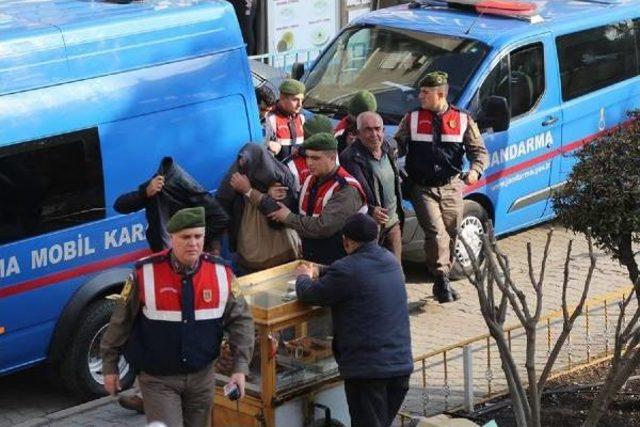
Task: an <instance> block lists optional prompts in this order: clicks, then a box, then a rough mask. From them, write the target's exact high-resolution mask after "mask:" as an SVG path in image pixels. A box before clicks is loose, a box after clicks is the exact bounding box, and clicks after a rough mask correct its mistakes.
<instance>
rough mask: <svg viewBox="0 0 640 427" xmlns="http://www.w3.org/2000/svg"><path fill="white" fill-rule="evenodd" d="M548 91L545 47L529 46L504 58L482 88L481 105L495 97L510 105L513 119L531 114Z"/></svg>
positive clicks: (538, 45) (480, 94) (539, 44)
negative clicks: (545, 74)
mask: <svg viewBox="0 0 640 427" xmlns="http://www.w3.org/2000/svg"><path fill="white" fill-rule="evenodd" d="M544 88H545V81H544V52H543V47H542V43H535V44H532V45H527V46H524V47H521V48H519V49H516V50H514V51H513V52H511V53H510V54H509V55H506V56H505V57H503V58H502V59H501V60H500V62H499V63H498V64H497V65H496V66H495V67H494V68H493V70H491V73H489V76H488V77H487V79H486V80H485V81H484V83H482V86H480V91H479V97H480V99H479V101H480V105H484V104H483V101H484V100H486V99H487V98H489V96H491V95H495V96H501V97H504V98H506V99H507V101H508V102H509V108H510V109H511V117H518V116H521V115H523V114H525V113H528V112H529V111H531V109H533V107H534V106H535V105H536V104H537V103H538V100H539V99H540V97H541V96H542V93H543V92H544Z"/></svg>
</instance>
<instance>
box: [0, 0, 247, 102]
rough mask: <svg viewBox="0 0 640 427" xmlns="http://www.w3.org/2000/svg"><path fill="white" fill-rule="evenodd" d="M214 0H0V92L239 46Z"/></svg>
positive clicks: (231, 17)
mask: <svg viewBox="0 0 640 427" xmlns="http://www.w3.org/2000/svg"><path fill="white" fill-rule="evenodd" d="M234 26H235V28H236V29H237V28H238V24H237V20H236V18H235V13H234V12H233V8H232V7H231V6H230V5H229V4H228V3H227V2H223V1H217V0H145V1H144V2H138V1H134V2H131V3H129V4H119V3H117V2H115V1H104V0H2V1H0V34H1V37H0V94H6V93H11V92H17V91H22V90H28V89H33V88H37V87H43V86H48V85H53V84H58V83H62V82H65V81H72V80H80V79H86V78H90V77H95V76H99V75H107V74H113V73H118V72H123V71H127V70H132V69H136V68H142V67H146V66H150V65H154V64H160V63H167V62H173V61H177V60H182V59H186V58H192V57H197V56H202V55H206V54H210V53H213V52H218V51H221V50H228V49H233V48H244V43H243V41H242V36H241V34H240V31H239V29H238V30H236V31H229V30H230V29H233V28H234Z"/></svg>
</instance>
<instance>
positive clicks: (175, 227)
mask: <svg viewBox="0 0 640 427" xmlns="http://www.w3.org/2000/svg"><path fill="white" fill-rule="evenodd" d="M196 227H204V208H203V207H202V206H198V207H195V208H185V209H180V210H179V211H178V212H176V213H174V214H173V216H172V217H171V219H170V220H169V222H168V223H167V231H168V232H169V233H177V232H178V231H182V230H184V229H186V228H196Z"/></svg>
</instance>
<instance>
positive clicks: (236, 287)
mask: <svg viewBox="0 0 640 427" xmlns="http://www.w3.org/2000/svg"><path fill="white" fill-rule="evenodd" d="M231 293H232V294H233V297H234V298H238V297H240V295H242V290H241V289H240V284H239V283H238V281H237V280H236V278H235V277H234V278H233V280H231Z"/></svg>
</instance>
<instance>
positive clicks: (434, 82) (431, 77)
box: [420, 71, 449, 87]
mask: <svg viewBox="0 0 640 427" xmlns="http://www.w3.org/2000/svg"><path fill="white" fill-rule="evenodd" d="M448 77H449V75H448V74H447V73H445V72H444V71H433V72H431V73H429V74H427V75H426V76H424V78H423V79H422V80H420V87H434V86H442V85H444V84H447V78H448Z"/></svg>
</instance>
